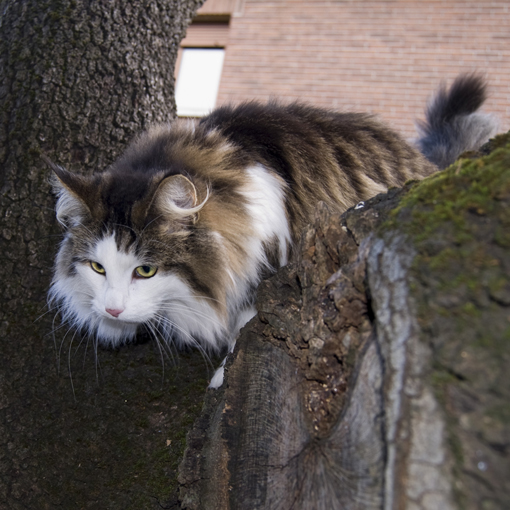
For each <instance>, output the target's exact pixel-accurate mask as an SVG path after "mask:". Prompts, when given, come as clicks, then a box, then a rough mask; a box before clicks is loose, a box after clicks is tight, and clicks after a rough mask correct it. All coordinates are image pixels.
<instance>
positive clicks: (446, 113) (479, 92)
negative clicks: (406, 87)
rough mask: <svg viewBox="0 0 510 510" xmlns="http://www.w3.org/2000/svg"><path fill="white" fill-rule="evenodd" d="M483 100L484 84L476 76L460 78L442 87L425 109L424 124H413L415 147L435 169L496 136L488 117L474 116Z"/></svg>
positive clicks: (493, 123) (492, 117)
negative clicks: (415, 127) (416, 133)
mask: <svg viewBox="0 0 510 510" xmlns="http://www.w3.org/2000/svg"><path fill="white" fill-rule="evenodd" d="M486 98H487V83H486V81H485V79H484V78H483V77H482V76H481V75H479V74H463V75H460V76H459V77H457V78H456V79H455V81H454V82H453V84H452V86H451V87H450V88H449V89H447V88H446V86H445V85H444V84H443V85H442V86H441V87H440V88H439V90H438V91H437V92H436V94H435V95H434V97H432V99H431V101H430V102H429V104H428V105H427V109H426V111H425V121H418V122H417V129H418V132H419V135H420V138H419V139H418V141H417V145H418V147H419V149H420V151H421V152H422V153H423V154H424V155H425V157H426V158H427V159H428V160H429V161H431V162H432V163H434V164H435V165H437V166H438V167H439V168H441V169H443V168H446V167H447V166H448V165H450V164H452V163H453V162H454V161H455V160H456V159H457V158H458V157H459V156H460V155H461V154H462V153H463V152H465V151H468V150H476V149H478V148H479V147H480V146H481V145H483V144H484V143H485V142H486V141H487V140H488V139H489V138H490V137H491V136H494V135H495V134H496V132H497V128H498V122H497V120H496V118H495V117H494V116H492V115H490V114H483V113H478V112H477V110H478V109H479V108H480V107H481V106H482V104H483V103H484V101H485V99H486Z"/></svg>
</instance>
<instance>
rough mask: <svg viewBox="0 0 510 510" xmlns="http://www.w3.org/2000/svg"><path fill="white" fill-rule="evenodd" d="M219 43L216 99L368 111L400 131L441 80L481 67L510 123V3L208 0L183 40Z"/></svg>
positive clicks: (489, 107)
mask: <svg viewBox="0 0 510 510" xmlns="http://www.w3.org/2000/svg"><path fill="white" fill-rule="evenodd" d="M193 46H195V47H202V48H204V47H224V48H225V55H224V61H223V68H222V72H221V81H220V83H219V90H218V93H217V100H216V104H217V105H221V104H223V103H227V102H234V103H237V102H240V101H244V100H247V99H258V100H262V101H265V100H267V99H269V98H271V97H278V98H283V100H285V101H291V100H295V99H299V100H303V101H307V102H311V103H313V104H316V105H319V106H324V107H329V108H334V109H338V110H358V111H371V112H374V113H377V114H378V115H379V116H380V117H382V118H383V119H384V120H386V121H387V122H389V123H390V124H391V125H393V126H394V127H395V128H396V129H398V130H399V131H400V132H402V133H403V134H404V135H405V136H407V137H413V136H415V129H414V120H415V119H416V118H421V117H422V116H423V108H424V105H425V103H426V100H427V98H428V97H429V95H430V93H431V92H432V91H433V90H434V89H436V88H437V86H438V84H439V83H440V82H441V81H442V80H446V81H447V82H448V83H449V82H450V81H451V80H452V79H453V78H454V77H455V76H456V75H457V74H459V73H461V72H469V71H479V72H482V73H484V74H485V75H486V76H487V78H488V81H489V83H490V99H489V100H488V101H487V103H486V106H485V108H484V110H485V111H488V112H493V113H495V114H497V115H498V117H499V118H500V122H501V130H508V129H509V128H510V87H509V84H510V2H508V0H504V1H480V0H467V1H438V0H415V1H411V0H354V1H348V0H334V1H313V2H310V1H304V0H276V1H264V0H207V1H206V3H205V4H204V6H203V7H202V8H201V9H200V10H199V12H198V16H197V18H196V20H195V22H194V23H193V25H192V26H190V28H189V30H188V36H187V37H186V39H185V40H184V41H183V43H182V47H193Z"/></svg>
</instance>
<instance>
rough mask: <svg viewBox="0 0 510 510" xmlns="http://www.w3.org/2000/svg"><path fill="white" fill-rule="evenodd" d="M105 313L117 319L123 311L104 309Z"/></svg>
mask: <svg viewBox="0 0 510 510" xmlns="http://www.w3.org/2000/svg"><path fill="white" fill-rule="evenodd" d="M106 311H107V312H108V313H109V314H110V315H113V316H114V317H118V316H119V315H120V314H121V313H122V312H123V311H124V310H118V309H116V308H106Z"/></svg>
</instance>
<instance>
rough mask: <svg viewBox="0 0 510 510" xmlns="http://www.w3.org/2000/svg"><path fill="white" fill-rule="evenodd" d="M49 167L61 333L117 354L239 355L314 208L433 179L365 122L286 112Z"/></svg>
mask: <svg viewBox="0 0 510 510" xmlns="http://www.w3.org/2000/svg"><path fill="white" fill-rule="evenodd" d="M52 168H53V170H54V174H55V178H54V188H55V190H56V193H57V195H58V202H57V208H56V210H57V218H58V221H59V222H60V223H61V224H62V225H63V226H64V229H65V234H64V239H63V241H62V244H61V246H60V249H59V252H58V255H57V258H56V263H55V273H54V278H53V283H52V286H51V290H50V294H49V295H50V301H51V302H52V303H53V304H55V305H56V306H57V307H58V308H59V310H60V312H61V314H62V315H63V318H64V321H66V322H67V323H68V324H69V325H71V326H73V327H76V328H78V329H81V330H83V331H85V332H86V333H88V334H89V335H91V336H92V337H94V338H96V339H97V340H98V341H99V342H100V343H103V344H106V345H111V346H117V345H119V344H120V343H122V342H126V341H129V340H131V339H133V338H134V337H135V335H136V333H137V330H138V328H139V327H141V326H144V327H145V328H146V329H147V330H148V331H149V332H150V333H151V334H153V335H154V336H155V337H158V338H162V339H163V340H164V341H165V342H177V343H184V344H193V345H201V346H202V347H205V348H210V349H213V350H219V349H221V348H223V347H228V348H230V349H231V348H232V347H233V345H234V342H235V338H236V335H237V333H238V331H239V329H240V328H241V327H242V326H243V325H244V324H245V323H246V322H247V321H248V320H249V319H250V318H251V317H252V316H253V315H254V314H255V309H254V296H255V291H256V288H257V286H258V284H259V282H260V281H261V279H262V278H263V277H264V276H266V275H268V274H270V273H271V272H273V271H275V270H276V269H277V268H278V267H279V266H282V265H284V264H286V263H287V262H288V260H289V259H290V258H292V251H293V246H294V244H295V242H296V240H297V239H298V237H299V234H300V232H301V231H302V229H303V227H304V226H305V224H306V223H307V222H308V221H309V220H310V218H311V216H312V212H313V210H314V208H315V205H316V204H317V202H319V201H324V202H325V203H326V204H328V205H329V207H330V208H331V209H333V210H336V211H338V212H343V211H345V210H346V209H347V208H349V207H351V206H353V205H355V204H356V203H358V202H359V201H361V200H366V199H368V198H370V197H372V196H374V195H376V194H377V193H381V192H385V191H386V190H387V188H388V187H390V186H400V185H402V184H403V183H404V182H405V181H406V180H408V179H420V178H422V177H424V176H427V175H429V174H431V173H432V172H434V171H436V170H437V167H436V166H434V165H433V164H432V163H430V162H429V161H428V160H427V159H425V157H424V156H423V155H422V154H421V153H420V152H418V151H417V150H416V149H415V148H414V147H412V146H410V145H409V144H408V143H407V142H405V141H404V140H403V139H402V138H401V137H400V136H399V135H398V134H397V133H395V132H393V131H392V130H391V129H389V128H388V127H387V126H385V125H384V124H382V123H381V122H379V121H378V120H377V119H375V118H374V117H373V116H371V115H368V114H359V113H335V112H331V111H326V110H323V109H318V108H314V107H311V106H307V105H303V104H291V105H287V106H283V105H280V104H278V103H269V104H267V105H260V104H257V103H247V104H242V105H240V106H237V107H222V108H219V109H217V110H216V111H214V112H213V113H212V114H210V115H209V116H208V117H205V118H203V119H202V120H200V121H192V120H177V121H175V122H173V123H171V124H169V125H158V126H155V127H153V128H152V129H149V130H148V131H147V132H145V133H143V134H142V135H140V136H139V137H138V138H137V139H136V140H135V141H134V142H133V143H132V144H131V145H130V146H129V147H128V148H127V150H126V152H125V153H124V155H123V156H122V157H121V158H120V159H119V160H118V161H116V162H115V163H114V164H113V165H112V166H111V167H110V168H109V169H107V170H106V171H104V172H102V173H97V174H95V175H93V176H90V177H84V176H80V175H76V174H72V173H70V172H68V171H66V170H64V169H62V168H60V167H58V166H56V165H52ZM154 270H155V273H154V274H151V273H152V272H153V271H154ZM220 383H221V376H220V377H219V378H217V379H216V380H215V382H214V383H213V385H218V384H220Z"/></svg>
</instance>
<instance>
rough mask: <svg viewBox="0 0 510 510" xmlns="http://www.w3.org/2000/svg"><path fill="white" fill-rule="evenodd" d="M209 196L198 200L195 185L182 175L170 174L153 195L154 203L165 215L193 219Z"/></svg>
mask: <svg viewBox="0 0 510 510" xmlns="http://www.w3.org/2000/svg"><path fill="white" fill-rule="evenodd" d="M208 197H209V193H208V192H207V195H206V197H205V198H204V200H202V201H201V202H199V199H198V193H197V189H196V188H195V185H194V184H193V183H192V182H191V181H190V180H189V179H188V178H187V177H185V176H184V175H182V174H177V175H171V176H169V177H166V178H165V179H163V180H162V181H161V182H160V184H159V186H158V188H157V190H156V193H155V195H154V204H155V205H156V207H157V208H158V210H160V211H162V212H163V213H164V214H165V215H167V216H169V217H171V218H175V219H177V220H185V219H188V220H191V221H195V220H196V217H197V214H198V212H199V211H200V210H201V209H202V207H203V206H204V205H205V202H206V201H207V199H208Z"/></svg>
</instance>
